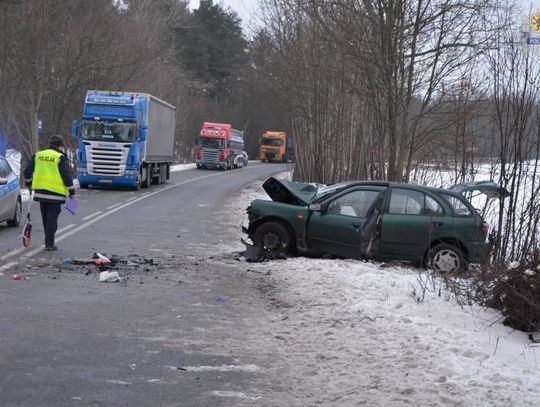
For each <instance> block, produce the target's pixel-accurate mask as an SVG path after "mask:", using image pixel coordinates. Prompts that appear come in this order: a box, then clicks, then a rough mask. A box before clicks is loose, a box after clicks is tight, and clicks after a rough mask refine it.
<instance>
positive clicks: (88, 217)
mask: <svg viewBox="0 0 540 407" xmlns="http://www.w3.org/2000/svg"><path fill="white" fill-rule="evenodd" d="M100 213H101V211H97V212H94V213H93V214H91V215H88V216H85V217H84V218H82V220H83V221H85V220H88V219H90V218H92V217H94V216H97V215H99V214H100Z"/></svg>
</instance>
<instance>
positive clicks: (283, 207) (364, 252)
mask: <svg viewBox="0 0 540 407" xmlns="http://www.w3.org/2000/svg"><path fill="white" fill-rule="evenodd" d="M263 188H264V190H265V191H266V193H267V194H268V195H269V196H270V198H271V199H272V201H268V200H260V199H257V200H255V201H253V202H252V203H251V205H250V206H249V207H248V209H247V212H248V218H249V226H248V227H247V228H245V227H244V228H243V229H244V232H245V233H247V235H248V236H249V238H250V239H251V240H252V241H253V243H254V247H255V248H256V249H257V253H259V254H260V255H262V256H266V257H276V256H278V257H279V256H283V255H290V254H295V253H313V254H323V253H324V254H330V255H336V256H340V257H348V258H356V259H367V258H372V259H376V260H384V261H387V260H405V261H413V262H415V263H416V264H420V265H430V266H431V267H433V268H434V269H435V270H437V271H440V272H446V273H448V272H455V271H459V270H463V269H465V268H466V266H467V264H468V263H480V262H482V261H484V260H485V259H486V246H487V244H486V241H487V235H488V230H489V228H488V225H487V223H486V222H485V221H484V220H483V219H482V217H481V216H480V214H479V213H478V212H477V211H476V210H475V209H474V208H473V206H472V205H471V204H470V202H469V201H468V200H467V199H466V198H465V197H464V196H463V193H465V192H470V191H479V192H482V193H485V194H487V195H488V196H490V197H499V198H504V197H505V196H507V195H508V192H507V191H506V190H504V189H502V188H501V187H499V186H498V185H497V184H495V183H494V182H491V181H482V182H472V183H467V184H461V185H456V186H455V187H452V188H451V189H442V188H431V187H426V186H421V185H413V184H406V183H393V182H377V181H352V182H344V183H339V184H333V185H323V186H321V185H317V184H310V183H303V182H289V181H281V180H278V179H275V178H270V179H268V180H267V181H266V182H265V183H264V184H263Z"/></svg>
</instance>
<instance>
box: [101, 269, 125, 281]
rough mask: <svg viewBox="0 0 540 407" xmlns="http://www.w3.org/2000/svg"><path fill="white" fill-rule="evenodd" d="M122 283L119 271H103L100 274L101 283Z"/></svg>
mask: <svg viewBox="0 0 540 407" xmlns="http://www.w3.org/2000/svg"><path fill="white" fill-rule="evenodd" d="M120 281H122V279H121V277H120V275H119V274H118V271H102V272H101V273H99V282H100V283H119V282H120Z"/></svg>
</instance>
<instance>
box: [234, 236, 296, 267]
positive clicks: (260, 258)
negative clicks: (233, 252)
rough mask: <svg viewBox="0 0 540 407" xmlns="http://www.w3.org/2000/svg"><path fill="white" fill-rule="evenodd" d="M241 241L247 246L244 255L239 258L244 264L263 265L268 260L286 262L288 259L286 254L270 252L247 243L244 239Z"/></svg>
mask: <svg viewBox="0 0 540 407" xmlns="http://www.w3.org/2000/svg"><path fill="white" fill-rule="evenodd" d="M240 241H241V242H242V243H243V244H244V246H246V250H245V251H244V253H242V254H241V255H240V256H239V257H238V260H239V261H241V262H243V263H244V262H248V263H261V262H264V261H267V260H285V259H286V258H287V255H286V254H284V253H274V252H269V251H267V250H264V249H263V248H261V247H259V246H255V245H252V244H251V243H248V242H246V241H245V240H244V239H240Z"/></svg>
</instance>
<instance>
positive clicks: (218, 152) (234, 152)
mask: <svg viewBox="0 0 540 407" xmlns="http://www.w3.org/2000/svg"><path fill="white" fill-rule="evenodd" d="M243 150H244V132H242V131H240V130H235V129H233V128H232V126H231V125H230V124H224V123H209V122H204V123H203V125H202V129H201V131H200V133H199V137H198V138H197V152H196V157H195V163H196V164H197V168H222V169H224V170H230V169H232V168H239V167H243V166H244V165H245V164H246V162H245V161H246V157H247V156H246V155H245V154H243Z"/></svg>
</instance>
